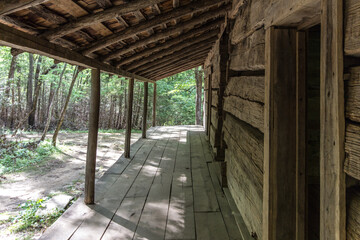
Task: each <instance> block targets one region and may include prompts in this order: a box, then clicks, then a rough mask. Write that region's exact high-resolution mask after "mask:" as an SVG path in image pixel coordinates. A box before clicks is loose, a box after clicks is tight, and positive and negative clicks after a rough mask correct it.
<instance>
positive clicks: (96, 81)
mask: <svg viewBox="0 0 360 240" xmlns="http://www.w3.org/2000/svg"><path fill="white" fill-rule="evenodd" d="M90 101H91V102H90V111H89V137H88V146H87V155H86V172H85V199H84V201H85V203H86V204H94V201H95V168H96V150H97V140H98V129H99V112H100V70H99V69H94V70H92V72H91V96H90Z"/></svg>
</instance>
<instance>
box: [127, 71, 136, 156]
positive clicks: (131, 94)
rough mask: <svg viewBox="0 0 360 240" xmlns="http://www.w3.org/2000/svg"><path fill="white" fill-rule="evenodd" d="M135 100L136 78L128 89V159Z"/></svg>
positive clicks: (130, 80)
mask: <svg viewBox="0 0 360 240" xmlns="http://www.w3.org/2000/svg"><path fill="white" fill-rule="evenodd" d="M133 100H134V78H130V79H129V88H128V109H127V116H126V134H125V157H126V158H130V145H131V125H132V112H133Z"/></svg>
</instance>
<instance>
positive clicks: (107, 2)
mask: <svg viewBox="0 0 360 240" xmlns="http://www.w3.org/2000/svg"><path fill="white" fill-rule="evenodd" d="M94 1H95V2H96V3H97V5H99V6H100V7H101V8H104V9H106V8H109V7H112V3H111V0H94Z"/></svg>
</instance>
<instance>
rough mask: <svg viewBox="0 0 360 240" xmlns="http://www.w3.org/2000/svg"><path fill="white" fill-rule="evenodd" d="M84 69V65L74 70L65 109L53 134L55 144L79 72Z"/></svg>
mask: <svg viewBox="0 0 360 240" xmlns="http://www.w3.org/2000/svg"><path fill="white" fill-rule="evenodd" d="M82 70H83V68H82V67H76V68H75V70H74V74H73V79H72V81H71V84H70V88H69V93H68V95H67V97H66V100H65V104H64V107H63V109H62V111H61V114H60V119H59V122H58V124H57V126H56V129H55V132H54V136H53V140H52V144H53V145H54V146H56V139H57V136H58V134H59V131H60V128H61V125H62V124H63V122H64V118H65V113H66V109H67V106H68V104H69V101H70V97H71V93H72V90H73V88H74V84H75V80H76V78H77V76H78V75H79V72H80V71H82Z"/></svg>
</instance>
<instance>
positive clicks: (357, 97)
mask: <svg viewBox="0 0 360 240" xmlns="http://www.w3.org/2000/svg"><path fill="white" fill-rule="evenodd" d="M345 91H346V118H348V119H350V120H351V121H354V122H358V123H360V67H353V68H351V69H350V78H349V80H348V81H347V82H346V85H345Z"/></svg>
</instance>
